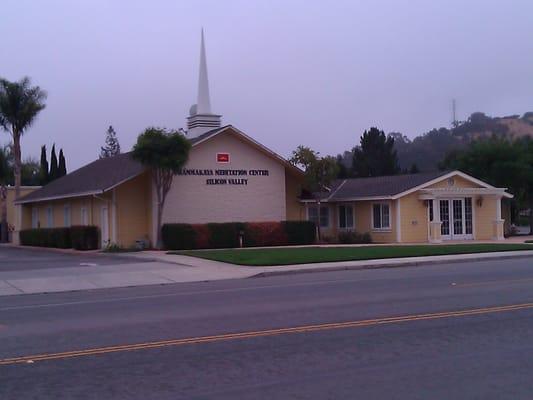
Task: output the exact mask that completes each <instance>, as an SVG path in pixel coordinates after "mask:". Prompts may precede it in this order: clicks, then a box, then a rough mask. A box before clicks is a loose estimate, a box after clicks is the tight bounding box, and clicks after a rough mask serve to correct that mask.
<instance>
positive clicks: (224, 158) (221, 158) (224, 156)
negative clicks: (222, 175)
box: [217, 153, 229, 163]
mask: <svg viewBox="0 0 533 400" xmlns="http://www.w3.org/2000/svg"><path fill="white" fill-rule="evenodd" d="M217 162H218V163H229V154H228V153H217Z"/></svg>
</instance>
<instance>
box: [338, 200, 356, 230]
mask: <svg viewBox="0 0 533 400" xmlns="http://www.w3.org/2000/svg"><path fill="white" fill-rule="evenodd" d="M341 207H344V208H345V210H347V209H348V208H350V209H351V210H352V218H351V226H348V221H350V219H349V218H348V217H347V215H348V213H347V212H346V211H345V212H344V217H345V218H344V225H345V226H344V227H342V226H341ZM337 227H338V228H339V229H340V230H343V231H352V230H354V229H355V210H354V206H353V204H339V205H338V206H337Z"/></svg>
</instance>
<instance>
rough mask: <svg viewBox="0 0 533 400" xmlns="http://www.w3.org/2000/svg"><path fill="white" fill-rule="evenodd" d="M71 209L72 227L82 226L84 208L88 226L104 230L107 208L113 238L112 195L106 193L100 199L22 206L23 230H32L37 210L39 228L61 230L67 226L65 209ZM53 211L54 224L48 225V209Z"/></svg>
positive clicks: (62, 200)
mask: <svg viewBox="0 0 533 400" xmlns="http://www.w3.org/2000/svg"><path fill="white" fill-rule="evenodd" d="M67 205H68V207H69V208H70V225H82V217H81V214H82V208H85V209H86V210H87V223H88V225H95V226H98V227H99V228H100V229H101V228H102V212H105V211H104V210H103V209H102V208H105V207H107V219H108V222H109V237H110V238H112V237H113V224H112V215H111V194H110V193H105V194H102V195H99V196H98V197H92V196H85V197H75V198H70V199H60V200H54V201H44V202H37V203H32V204H23V205H22V226H21V229H31V228H32V215H33V210H34V209H36V210H37V217H38V226H39V227H41V228H60V227H64V226H66V224H65V222H66V221H65V207H66V206H67ZM49 208H50V209H51V210H52V214H53V223H52V225H51V226H50V225H49V224H48V211H47V210H48V209H49Z"/></svg>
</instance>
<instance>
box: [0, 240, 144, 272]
mask: <svg viewBox="0 0 533 400" xmlns="http://www.w3.org/2000/svg"><path fill="white" fill-rule="evenodd" d="M140 262H143V260H141V259H133V258H129V257H120V256H117V255H109V256H108V255H104V254H101V253H99V254H98V253H84V254H68V253H60V252H55V251H49V250H46V249H36V250H33V249H21V248H14V247H7V246H0V272H4V271H20V270H34V269H48V268H66V267H79V266H80V265H82V266H84V265H85V266H94V265H115V264H129V263H140Z"/></svg>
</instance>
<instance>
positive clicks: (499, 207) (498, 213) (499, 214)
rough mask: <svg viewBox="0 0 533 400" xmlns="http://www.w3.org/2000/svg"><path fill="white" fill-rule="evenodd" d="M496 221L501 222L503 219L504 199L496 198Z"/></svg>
mask: <svg viewBox="0 0 533 400" xmlns="http://www.w3.org/2000/svg"><path fill="white" fill-rule="evenodd" d="M496 219H497V220H498V221H499V220H501V219H502V198H501V197H497V198H496Z"/></svg>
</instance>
